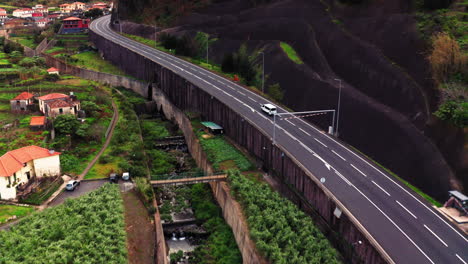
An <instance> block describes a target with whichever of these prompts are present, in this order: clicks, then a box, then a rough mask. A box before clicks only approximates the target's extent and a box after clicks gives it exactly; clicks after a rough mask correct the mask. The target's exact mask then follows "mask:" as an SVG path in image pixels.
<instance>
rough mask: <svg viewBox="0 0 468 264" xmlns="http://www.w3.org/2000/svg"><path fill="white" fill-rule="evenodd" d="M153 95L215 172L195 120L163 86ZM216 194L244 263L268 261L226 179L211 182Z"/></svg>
mask: <svg viewBox="0 0 468 264" xmlns="http://www.w3.org/2000/svg"><path fill="white" fill-rule="evenodd" d="M153 99H154V100H155V101H156V104H157V105H158V108H159V109H162V111H163V112H164V114H165V116H166V118H168V119H171V120H174V121H175V122H176V123H177V125H178V126H179V128H180V129H181V130H182V132H183V133H184V136H185V140H186V142H187V146H188V148H189V151H190V154H191V155H192V157H193V158H194V159H195V161H196V162H197V165H198V166H199V167H200V168H202V169H203V170H204V171H205V172H207V173H211V172H213V168H212V166H211V164H210V163H209V162H208V159H207V156H206V153H205V152H204V151H203V149H202V147H201V145H200V143H199V141H198V138H197V136H196V135H195V133H194V132H193V128H192V124H191V122H190V120H189V119H188V118H187V116H186V115H185V114H184V113H183V112H182V111H180V110H179V109H178V108H177V107H175V106H174V105H173V104H172V103H171V102H170V100H169V99H168V98H167V97H166V96H165V94H164V93H163V92H162V91H161V90H160V89H155V90H154V92H153ZM210 186H211V189H212V190H213V194H214V197H215V198H216V201H217V202H218V204H219V205H220V207H221V209H222V211H223V217H224V219H225V220H226V223H227V224H228V225H229V226H230V227H231V228H232V232H233V233H234V237H235V239H236V243H237V246H238V247H239V250H240V252H241V254H242V260H243V263H255V264H262V263H268V262H267V261H266V260H265V259H264V258H263V257H262V256H261V255H260V254H259V252H258V251H257V249H256V247H255V243H254V242H253V241H252V239H250V234H249V228H248V225H247V222H246V220H245V217H244V214H243V212H242V209H241V207H240V205H239V203H238V202H237V201H236V200H235V199H234V198H233V197H232V195H231V193H230V189H229V187H228V185H227V184H226V183H225V182H213V183H210Z"/></svg>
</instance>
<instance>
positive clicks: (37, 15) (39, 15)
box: [32, 13, 44, 17]
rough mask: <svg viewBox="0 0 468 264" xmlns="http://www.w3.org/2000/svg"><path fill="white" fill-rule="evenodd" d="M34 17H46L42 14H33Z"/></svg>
mask: <svg viewBox="0 0 468 264" xmlns="http://www.w3.org/2000/svg"><path fill="white" fill-rule="evenodd" d="M32 16H33V17H43V16H44V15H43V14H42V13H33V14H32Z"/></svg>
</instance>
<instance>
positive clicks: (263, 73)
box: [260, 51, 265, 93]
mask: <svg viewBox="0 0 468 264" xmlns="http://www.w3.org/2000/svg"><path fill="white" fill-rule="evenodd" d="M260 53H261V54H262V93H264V90H265V53H263V51H260Z"/></svg>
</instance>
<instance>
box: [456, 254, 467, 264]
mask: <svg viewBox="0 0 468 264" xmlns="http://www.w3.org/2000/svg"><path fill="white" fill-rule="evenodd" d="M455 256H457V258H458V259H459V260H460V261H461V262H463V264H467V263H466V262H465V261H464V260H463V259H462V258H461V257H460V256H458V254H455Z"/></svg>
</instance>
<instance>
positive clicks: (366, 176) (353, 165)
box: [349, 163, 367, 177]
mask: <svg viewBox="0 0 468 264" xmlns="http://www.w3.org/2000/svg"><path fill="white" fill-rule="evenodd" d="M349 165H351V167H353V168H354V169H355V170H357V171H358V172H359V173H361V174H362V175H363V176H364V177H367V175H366V174H364V172H362V171H361V170H359V169H358V168H356V166H354V165H353V164H351V163H350V164H349Z"/></svg>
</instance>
